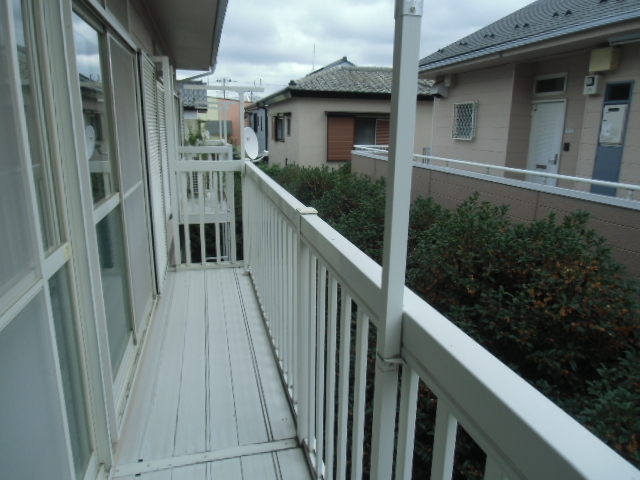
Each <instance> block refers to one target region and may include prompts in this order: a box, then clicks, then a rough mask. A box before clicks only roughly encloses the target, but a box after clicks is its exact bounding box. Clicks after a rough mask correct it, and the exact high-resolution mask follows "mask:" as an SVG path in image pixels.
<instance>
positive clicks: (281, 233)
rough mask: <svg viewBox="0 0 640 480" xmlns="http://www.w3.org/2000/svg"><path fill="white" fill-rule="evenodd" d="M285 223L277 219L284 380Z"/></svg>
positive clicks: (286, 371)
mask: <svg viewBox="0 0 640 480" xmlns="http://www.w3.org/2000/svg"><path fill="white" fill-rule="evenodd" d="M285 227H286V225H285V221H284V220H283V219H282V217H280V218H278V252H279V255H278V277H279V278H280V282H279V283H280V291H279V292H278V297H279V298H280V312H279V318H280V323H281V324H282V340H281V341H282V344H281V347H280V348H281V349H282V371H283V373H284V375H285V378H288V376H289V362H288V360H289V348H288V346H289V342H288V341H287V339H288V334H289V328H288V324H287V288H286V285H287V284H286V269H287V264H286V260H285V258H286V254H287V244H286V241H285V230H284V229H285Z"/></svg>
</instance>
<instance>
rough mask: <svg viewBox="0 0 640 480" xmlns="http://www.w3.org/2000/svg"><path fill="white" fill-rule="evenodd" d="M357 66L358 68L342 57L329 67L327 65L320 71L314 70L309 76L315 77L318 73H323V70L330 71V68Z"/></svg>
mask: <svg viewBox="0 0 640 480" xmlns="http://www.w3.org/2000/svg"><path fill="white" fill-rule="evenodd" d="M355 66H356V64H355V63H353V62H350V61H349V60H348V59H347V57H342V58H341V59H339V60H336V61H335V62H332V63H330V64H329V65H325V66H324V67H320V68H319V69H317V70H314V71H313V72H311V73H310V74H309V75H313V74H314V73H318V72H321V71H323V70H329V69H330V68H335V67H355Z"/></svg>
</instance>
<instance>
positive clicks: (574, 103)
mask: <svg viewBox="0 0 640 480" xmlns="http://www.w3.org/2000/svg"><path fill="white" fill-rule="evenodd" d="M619 48H620V49H621V56H620V65H619V68H618V69H617V70H615V71H610V72H600V75H602V77H603V78H602V81H603V84H604V85H605V86H606V84H607V83H609V82H622V81H632V80H637V81H636V82H635V84H634V91H633V97H632V100H631V105H630V107H629V118H628V122H627V130H626V138H625V143H624V152H623V158H622V167H621V172H620V181H621V182H623V183H634V184H640V84H639V82H640V61H639V60H640V58H639V57H638V52H639V47H638V44H637V43H632V44H627V45H622V46H620V47H619ZM591 51H592V48H582V49H581V50H576V51H573V52H571V53H564V54H561V55H555V56H550V57H548V59H545V60H528V61H527V62H525V63H512V64H508V65H502V66H497V67H490V68H484V69H478V70H474V71H469V72H465V73H458V74H456V75H455V80H456V84H455V85H454V86H453V87H451V88H450V89H449V97H448V98H447V99H440V98H439V99H436V101H435V105H434V116H435V118H434V121H433V122H434V134H433V150H432V155H434V156H438V157H445V158H453V159H458V160H468V161H473V162H479V163H488V164H495V165H505V166H508V167H513V168H521V169H526V167H527V157H528V153H529V136H530V131H531V109H532V103H533V102H536V101H545V100H557V99H562V100H565V101H566V115H565V121H564V131H563V138H562V143H563V145H565V144H568V151H565V150H564V149H563V150H562V151H561V152H560V158H559V171H558V173H559V174H561V175H569V176H578V177H587V178H591V177H592V176H593V169H594V165H595V158H596V151H597V146H598V137H599V134H600V123H601V118H602V109H603V104H604V94H602V95H584V94H583V88H584V78H585V76H586V75H588V74H589V73H590V72H589V62H590V56H591ZM560 73H566V74H567V84H566V92H565V93H564V94H562V95H556V96H534V94H533V87H534V82H535V79H536V77H537V76H540V75H548V74H560ZM422 77H425V78H428V74H426V75H422ZM466 101H478V119H477V135H476V136H477V138H476V139H474V140H472V141H461V140H453V139H451V128H452V123H453V104H454V103H459V102H466ZM507 176H512V177H513V175H509V174H507ZM516 178H517V177H516ZM558 186H559V187H567V188H579V189H583V190H588V189H589V187H588V186H587V185H585V184H579V185H577V186H576V185H573V183H571V185H569V184H565V183H563V182H562V181H560V182H559V183H558ZM624 194H625V193H624V192H622V191H619V195H624Z"/></svg>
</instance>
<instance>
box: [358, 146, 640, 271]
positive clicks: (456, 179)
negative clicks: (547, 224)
mask: <svg viewBox="0 0 640 480" xmlns="http://www.w3.org/2000/svg"><path fill="white" fill-rule="evenodd" d="M387 169H388V162H387V161H386V160H379V159H375V158H371V157H366V156H362V155H355V154H352V157H351V171H352V172H354V173H359V174H363V175H368V176H370V177H373V178H380V177H386V175H387ZM496 180H497V181H491V180H486V179H481V178H473V177H472V176H468V175H457V174H453V173H447V172H443V171H438V170H431V169H426V168H423V167H417V166H414V168H413V175H412V179H411V183H412V185H411V199H412V201H413V200H415V199H416V198H418V197H428V196H431V197H433V199H434V200H435V201H436V202H437V203H439V204H440V205H442V206H443V207H446V208H450V209H452V208H456V207H457V206H458V205H459V204H460V203H462V202H463V201H464V200H466V199H467V198H469V197H470V196H471V195H472V194H473V193H474V192H478V193H479V194H480V199H481V200H485V201H488V202H491V203H493V204H495V205H504V204H506V205H510V208H509V216H510V217H511V218H512V219H513V220H514V221H515V222H532V221H534V220H538V219H543V218H547V217H548V216H549V214H550V213H551V212H556V213H557V215H558V217H559V219H561V218H563V217H564V216H566V215H567V214H569V213H571V212H575V211H576V210H585V211H587V212H589V213H591V220H590V222H589V226H590V227H591V228H593V229H594V230H596V232H598V233H599V234H600V235H602V236H603V237H605V238H606V239H607V241H608V243H609V245H611V247H612V250H613V251H612V253H613V258H614V259H615V260H617V261H618V262H620V263H622V264H623V265H625V266H626V268H627V270H628V273H629V275H630V276H631V277H633V278H635V279H636V280H638V281H640V242H638V238H640V208H638V209H633V208H626V207H622V206H617V205H611V204H607V203H600V202H598V201H595V199H594V200H588V199H584V198H574V197H571V196H566V195H561V194H558V193H551V192H549V191H540V190H538V189H536V186H535V185H534V184H532V187H531V188H523V187H520V186H515V185H507V184H504V183H500V182H499V180H501V179H500V178H496ZM557 190H560V189H557ZM639 207H640V206H639Z"/></svg>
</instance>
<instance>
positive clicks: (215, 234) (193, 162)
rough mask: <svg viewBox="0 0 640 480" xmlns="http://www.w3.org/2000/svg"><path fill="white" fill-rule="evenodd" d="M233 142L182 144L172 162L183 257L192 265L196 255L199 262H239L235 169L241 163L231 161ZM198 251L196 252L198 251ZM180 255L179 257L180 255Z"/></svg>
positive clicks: (187, 263) (186, 263)
mask: <svg viewBox="0 0 640 480" xmlns="http://www.w3.org/2000/svg"><path fill="white" fill-rule="evenodd" d="M231 148H232V147H231V146H230V145H224V146H208V147H180V148H178V153H179V154H180V159H179V160H178V161H176V162H174V163H173V171H174V173H175V175H176V186H177V191H178V197H177V204H176V205H175V208H176V210H177V218H178V224H179V225H180V226H181V228H182V232H178V235H180V236H181V242H180V244H182V245H183V247H184V248H183V249H184V257H183V258H182V260H181V262H180V263H181V264H182V265H185V266H191V265H192V264H193V263H194V262H193V261H192V260H193V255H194V254H197V255H198V256H199V257H200V261H199V262H197V263H199V264H200V265H208V264H221V263H227V262H230V263H235V262H236V241H235V238H236V227H235V209H234V201H235V187H234V178H233V176H234V172H236V171H240V167H241V166H242V163H241V162H239V161H237V160H236V161H234V160H231V158H232V156H231V155H232V150H231ZM196 252H197V253H196ZM179 258H180V257H179Z"/></svg>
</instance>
